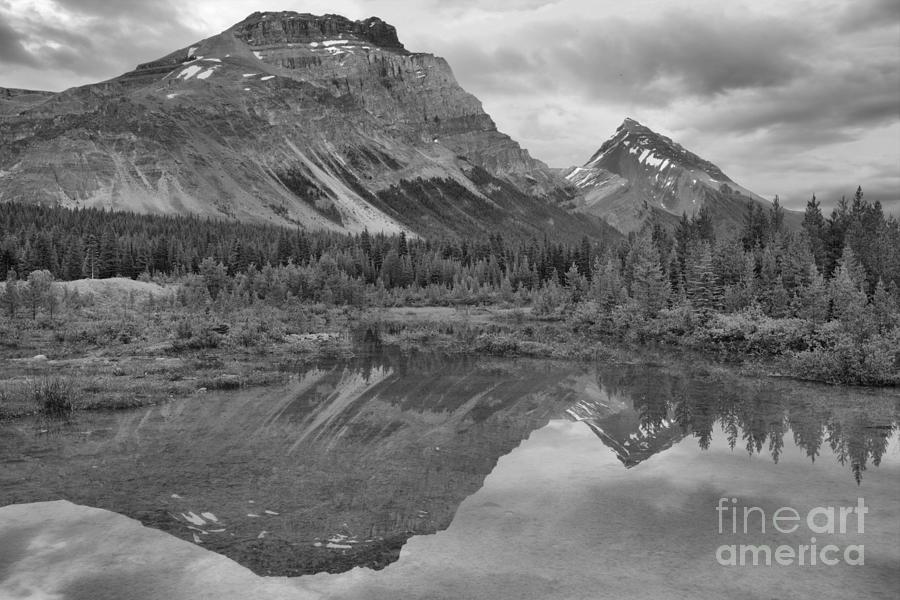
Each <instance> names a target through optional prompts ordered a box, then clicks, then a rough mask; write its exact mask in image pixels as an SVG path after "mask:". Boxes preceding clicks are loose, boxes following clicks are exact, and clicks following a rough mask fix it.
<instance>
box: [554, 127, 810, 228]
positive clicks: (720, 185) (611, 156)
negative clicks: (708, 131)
mask: <svg viewBox="0 0 900 600" xmlns="http://www.w3.org/2000/svg"><path fill="white" fill-rule="evenodd" d="M563 175H564V176H565V178H566V180H567V181H569V183H570V184H572V185H573V186H575V187H576V188H577V189H578V190H579V192H580V194H581V199H580V201H579V203H578V206H577V208H576V210H577V211H580V212H583V213H585V214H589V215H594V216H598V217H601V218H604V219H606V221H607V222H608V223H609V224H610V225H612V226H613V227H615V228H616V229H618V230H619V231H621V232H623V233H627V232H629V231H635V230H637V229H639V228H640V226H641V224H642V223H643V222H644V221H645V220H646V219H647V218H648V217H650V216H651V215H655V216H656V217H657V218H659V219H660V220H662V222H663V223H669V224H674V223H676V222H677V220H678V219H679V218H680V217H681V215H682V214H687V215H688V216H689V217H690V216H691V215H693V214H696V213H697V212H698V211H699V210H700V207H702V206H706V207H707V208H708V209H709V211H710V213H711V215H712V217H713V223H714V225H715V227H716V230H717V231H734V230H736V229H738V228H740V227H741V225H742V224H743V222H744V218H745V215H746V214H747V212H748V203H753V204H759V205H761V206H762V207H763V208H764V209H765V210H767V211H768V210H769V209H770V208H771V206H772V204H771V202H769V201H768V200H765V199H764V198H762V197H761V196H759V195H758V194H756V193H754V192H752V191H750V190H748V189H747V188H745V187H743V186H741V185H739V184H738V183H735V182H734V181H733V180H732V179H731V178H730V177H728V176H727V175H726V174H725V173H724V172H722V170H721V169H720V168H719V167H717V166H716V165H714V164H713V163H711V162H709V161H708V160H705V159H703V158H701V157H699V156H697V155H696V154H694V153H693V152H690V151H688V150H686V149H685V148H683V147H682V146H681V145H680V144H677V143H676V142H674V141H672V140H671V139H669V138H668V137H665V136H663V135H660V134H658V133H656V132H654V131H653V130H651V129H649V128H648V127H645V126H644V125H641V124H640V123H638V122H637V121H635V120H633V119H625V121H624V122H623V123H622V125H620V126H619V128H618V129H617V130H616V132H615V134H614V135H613V136H612V137H611V138H609V139H608V140H607V141H606V142H604V143H603V145H602V146H600V149H599V150H597V152H596V153H595V154H594V155H593V156H592V157H591V158H590V160H589V161H588V162H587V163H585V164H584V165H583V166H581V167H573V168H571V169H568V170H567V171H565V172H564V173H563ZM802 219H803V216H802V214H801V213H798V212H793V211H785V225H786V226H787V227H789V228H795V227H799V225H800V223H801V221H802Z"/></svg>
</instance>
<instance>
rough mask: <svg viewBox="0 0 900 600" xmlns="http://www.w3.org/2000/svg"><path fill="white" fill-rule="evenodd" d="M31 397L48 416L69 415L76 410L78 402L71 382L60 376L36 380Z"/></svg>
mask: <svg viewBox="0 0 900 600" xmlns="http://www.w3.org/2000/svg"><path fill="white" fill-rule="evenodd" d="M31 398H32V401H33V402H34V404H35V405H36V406H37V408H38V410H39V411H40V412H41V413H42V414H44V415H47V416H48V417H67V416H69V415H71V414H72V413H73V412H74V411H75V405H76V403H77V402H76V393H75V390H74V388H73V386H72V384H71V382H69V381H67V380H64V379H61V378H59V377H53V378H47V379H40V380H37V381H35V382H34V383H33V384H32V387H31Z"/></svg>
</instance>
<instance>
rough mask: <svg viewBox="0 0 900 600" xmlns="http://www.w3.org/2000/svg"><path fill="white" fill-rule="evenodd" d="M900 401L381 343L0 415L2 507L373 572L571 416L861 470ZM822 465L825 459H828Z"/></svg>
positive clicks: (601, 426) (274, 566) (630, 445)
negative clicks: (356, 353) (264, 380)
mask: <svg viewBox="0 0 900 600" xmlns="http://www.w3.org/2000/svg"><path fill="white" fill-rule="evenodd" d="M897 408H898V396H897V395H896V394H892V393H887V392H876V391H866V390H846V389H842V388H828V387H825V386H815V385H805V384H798V383H797V382H789V381H778V380H765V381H758V380H749V379H744V378H739V377H736V376H734V375H731V374H728V373H713V374H709V373H684V372H679V371H674V370H669V369H665V368H661V367H651V366H629V365H625V366H621V365H617V366H598V367H588V366H584V365H567V364H564V363H559V362H552V361H539V360H504V359H478V360H476V359H466V358H446V357H439V356H430V355H417V356H414V357H398V356H391V355H387V354H378V355H375V356H368V357H366V358H362V359H355V360H351V361H345V362H338V363H334V364H328V365H320V366H318V367H314V368H303V369H298V370H297V371H296V376H295V377H294V378H292V380H291V382H290V383H289V384H287V385H285V386H284V387H279V388H266V389H262V390H252V391H249V392H247V391H242V392H235V393H223V394H208V395H200V396H197V397H195V398H191V399H187V400H179V401H175V402H171V403H168V404H165V405H162V406H157V407H151V408H147V409H140V410H133V411H127V412H116V413H84V414H80V415H78V417H77V418H76V420H75V421H74V422H72V423H69V424H66V425H63V426H60V427H56V428H54V429H53V430H52V432H50V433H39V432H40V431H41V430H42V428H43V427H44V426H43V425H42V424H40V423H37V422H30V421H18V422H14V423H11V424H6V425H3V426H0V464H2V470H0V504H9V503H17V502H33V501H40V500H53V499H60V498H63V499H67V500H70V501H73V502H76V503H79V504H86V505H90V506H96V507H100V508H106V509H109V510H113V511H116V512H119V513H122V514H125V515H128V516H131V517H134V518H136V519H139V520H140V521H142V522H143V523H144V524H146V525H149V526H152V527H156V528H159V529H162V530H164V531H167V532H169V533H171V534H173V535H176V536H178V537H181V538H183V539H186V540H189V541H193V542H195V543H200V544H202V545H203V546H204V547H206V548H208V549H211V550H214V551H216V552H219V553H221V554H224V555H226V556H229V557H231V558H233V559H234V560H237V561H238V562H240V563H242V564H244V565H246V566H248V567H249V568H251V569H252V570H254V571H255V572H257V573H259V574H278V575H300V574H304V573H313V572H318V571H323V570H326V571H330V572H340V571H344V570H348V569H351V568H353V567H354V566H359V565H362V566H368V567H373V568H381V567H384V566H386V565H387V564H389V563H390V562H392V561H394V560H396V559H397V557H398V556H399V552H400V548H401V547H402V546H403V544H404V543H405V542H406V540H407V539H408V538H409V537H411V536H413V535H422V534H429V533H434V532H436V531H439V530H443V529H446V528H447V527H448V526H449V524H450V522H451V521H452V520H453V517H454V514H455V512H456V510H457V508H458V507H459V505H460V503H461V502H462V501H463V500H464V499H465V498H466V497H468V496H470V495H471V494H473V493H474V492H476V491H477V490H478V489H479V488H480V487H481V486H482V485H483V482H484V479H485V477H486V476H487V475H488V474H489V473H490V472H491V471H492V470H493V469H494V466H495V465H496V463H497V461H498V459H499V458H500V457H502V456H504V455H506V454H508V453H509V452H511V451H512V450H513V449H514V448H516V446H518V445H519V444H520V443H521V442H522V440H524V439H526V438H527V437H528V436H529V435H530V434H531V433H532V432H533V431H534V430H536V429H539V428H541V427H544V426H545V425H546V424H547V423H548V422H549V421H550V420H551V419H558V418H563V417H567V418H569V419H574V420H578V421H583V422H584V423H586V424H587V425H588V426H589V427H590V428H591V429H592V431H593V432H594V433H595V434H596V435H597V437H598V443H601V442H602V443H603V444H605V445H606V446H608V447H609V448H610V449H611V450H612V451H613V452H614V453H615V454H616V456H617V457H618V458H619V460H621V462H622V463H623V464H624V465H625V466H626V467H633V466H635V465H638V464H640V463H642V462H643V461H647V460H651V459H652V456H653V455H654V454H657V453H659V452H664V451H665V450H666V449H667V448H669V447H671V446H672V445H673V444H675V443H678V442H679V441H680V440H682V439H683V438H685V437H686V436H694V437H696V438H697V440H698V442H699V444H698V449H697V451H698V452H700V451H702V449H704V448H707V447H708V446H709V443H710V439H711V436H712V435H713V432H714V431H719V430H722V431H723V432H724V434H725V435H726V436H727V438H728V442H729V444H730V445H731V447H732V449H735V448H737V447H742V448H744V449H746V450H747V451H748V452H749V453H751V454H760V453H766V454H769V455H770V456H771V457H772V458H773V459H774V462H777V461H778V458H779V456H780V453H781V452H782V447H783V445H784V438H785V436H786V435H788V434H790V435H792V437H793V441H794V443H795V444H796V445H798V446H799V447H801V448H803V450H804V451H805V452H806V453H807V454H808V455H809V457H810V458H811V459H813V460H815V459H816V458H817V457H819V456H820V454H823V453H826V452H830V453H831V454H832V455H833V457H834V459H836V460H838V461H840V462H841V463H842V464H847V465H849V468H850V470H851V472H852V476H853V477H855V478H856V480H857V482H859V481H861V477H862V473H863V471H865V470H866V468H867V467H868V466H870V465H875V466H877V465H878V464H879V462H880V460H881V458H882V456H883V454H884V452H885V448H886V447H887V443H888V440H889V438H890V437H891V436H892V434H893V433H894V431H895V429H896V426H897V418H896V416H897ZM829 460H832V459H829Z"/></svg>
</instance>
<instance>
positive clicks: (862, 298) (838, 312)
mask: <svg viewBox="0 0 900 600" xmlns="http://www.w3.org/2000/svg"><path fill="white" fill-rule="evenodd" d="M863 285H865V274H864V273H862V267H860V265H859V263H858V262H857V261H856V257H855V256H854V254H853V251H852V250H851V249H850V248H849V246H848V247H847V248H844V253H843V255H842V257H841V260H840V261H838V265H837V268H836V269H835V271H834V276H833V277H832V278H831V282H830V284H829V287H828V297H829V299H830V300H831V315H832V316H833V317H834V318H837V319H840V320H841V321H844V322H846V323H851V322H853V320H854V319H856V318H858V317H859V316H860V315H861V314H862V313H863V311H864V310H865V307H866V294H865V292H864V291H863Z"/></svg>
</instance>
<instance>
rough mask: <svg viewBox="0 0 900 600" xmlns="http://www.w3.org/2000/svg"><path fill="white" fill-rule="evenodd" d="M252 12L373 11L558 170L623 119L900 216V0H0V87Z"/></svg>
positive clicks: (68, 82) (776, 178)
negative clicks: (859, 189) (445, 66)
mask: <svg viewBox="0 0 900 600" xmlns="http://www.w3.org/2000/svg"><path fill="white" fill-rule="evenodd" d="M256 10H297V11H300V12H312V13H316V14H322V13H327V12H332V13H341V14H344V15H346V16H348V17H351V18H364V17H368V16H371V15H377V16H380V17H382V18H383V19H385V20H386V21H388V22H390V23H391V24H393V25H395V26H396V27H397V29H398V32H399V35H400V39H401V41H403V42H404V43H405V44H406V46H407V48H409V49H411V50H414V51H423V52H432V53H434V54H438V55H441V56H444V57H445V58H447V60H448V61H449V62H450V64H451V66H452V67H453V69H454V72H455V73H456V75H457V78H458V79H459V81H460V83H461V84H462V85H463V87H465V88H466V89H467V90H469V91H470V92H472V93H474V94H475V95H476V96H478V97H479V98H480V99H481V100H482V101H483V103H484V105H485V109H486V110H487V111H488V112H489V113H490V114H491V115H492V116H493V117H494V120H495V121H496V122H497V124H498V126H499V127H500V129H501V130H503V131H505V132H506V133H509V134H510V135H512V136H513V137H514V138H515V139H517V140H518V141H519V142H521V143H522V145H523V146H525V147H526V148H528V149H529V150H530V151H531V152H532V154H533V155H535V156H536V157H538V158H540V159H542V160H544V161H545V162H547V163H549V164H551V165H552V166H569V165H573V164H580V163H583V162H584V161H585V160H586V159H587V158H588V157H589V156H590V155H591V154H592V153H593V152H594V150H596V148H597V147H598V146H599V145H600V144H601V143H602V142H603V140H604V139H606V138H607V137H609V136H610V135H611V134H612V132H613V131H614V130H615V128H616V127H617V126H618V125H619V123H621V121H622V120H623V119H624V118H625V117H626V116H631V117H633V118H636V119H638V120H639V121H641V122H643V123H645V124H646V125H648V126H650V127H652V128H653V129H655V130H657V131H660V132H661V133H664V134H667V135H670V136H672V137H673V138H674V139H676V140H677V141H680V142H681V143H682V144H684V145H685V146H686V147H688V148H689V149H691V150H693V151H694V152H697V153H698V154H700V155H702V156H704V157H705V158H707V159H709V160H711V161H713V162H715V163H717V164H718V165H719V166H720V167H721V168H722V169H723V170H724V171H725V172H726V173H728V174H729V175H731V176H732V177H733V178H734V179H736V180H737V181H739V182H740V183H742V184H744V185H746V186H747V187H749V188H751V189H753V190H755V191H757V192H759V193H760V194H763V195H764V196H768V197H772V196H773V195H774V194H779V195H780V196H781V199H782V201H783V202H784V203H785V204H786V205H788V206H791V207H795V208H802V206H803V205H804V203H805V201H806V200H807V199H808V197H809V196H810V195H811V194H813V193H816V194H817V196H818V197H819V198H820V200H822V201H823V202H824V203H825V204H829V205H830V204H833V203H834V202H835V201H836V200H837V199H838V198H839V196H840V195H841V194H844V193H846V194H850V193H852V191H853V190H855V189H856V186H857V185H862V186H863V188H864V189H865V190H866V193H867V195H868V196H869V197H872V198H878V199H879V200H881V201H882V202H884V203H885V205H886V208H889V209H890V210H892V212H900V199H898V198H900V0H855V1H837V0H818V1H809V2H807V1H805V0H793V1H790V2H784V1H776V0H754V1H749V0H748V1H746V2H741V1H729V2H721V1H719V0H690V1H688V0H632V1H630V2H628V3H623V2H619V1H616V2H611V1H609V2H607V1H602V2H601V1H598V0H557V1H544V0H513V1H507V2H493V3H487V2H483V1H476V0H461V1H459V0H457V1H454V2H446V1H444V0H416V1H413V0H409V1H404V0H329V1H325V0H313V1H308V2H299V1H297V2H285V1H278V0H273V1H259V2H256V1H254V2H246V1H236V0H222V1H218V2H217V1H213V0H194V1H192V2H190V3H182V2H173V1H169V0H161V1H160V0H157V1H154V0H118V1H116V2H109V1H108V0H0V86H5V87H27V88H36V89H50V90H60V89H64V88H66V87H70V86H72V85H79V84H84V83H88V82H92V81H97V80H100V79H105V78H109V77H113V76H115V75H117V74H119V73H121V72H124V71H126V70H129V69H131V68H133V67H134V65H136V64H138V63H140V62H146V61H148V60H152V59H154V58H158V57H160V56H163V55H165V54H168V53H169V52H170V51H172V50H173V49H176V48H179V47H182V46H186V45H188V44H190V43H191V42H194V41H197V40H199V39H202V38H204V37H208V36H210V35H213V34H215V33H218V32H219V31H221V30H223V29H226V28H227V27H229V26H230V25H232V24H233V23H235V22H237V21H239V20H241V19H242V18H243V17H245V16H246V15H247V14H249V13H251V12H253V11H256Z"/></svg>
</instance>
